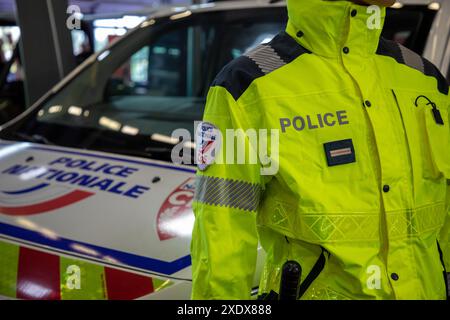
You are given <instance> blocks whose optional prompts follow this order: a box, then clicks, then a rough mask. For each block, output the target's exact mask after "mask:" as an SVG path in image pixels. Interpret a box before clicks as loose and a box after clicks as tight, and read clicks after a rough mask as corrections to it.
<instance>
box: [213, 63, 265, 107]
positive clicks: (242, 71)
mask: <svg viewBox="0 0 450 320" xmlns="http://www.w3.org/2000/svg"><path fill="white" fill-rule="evenodd" d="M262 76H264V73H263V72H262V71H261V69H260V68H259V67H258V65H257V64H256V63H255V62H254V61H253V60H252V59H250V58H249V57H246V56H241V57H239V58H237V59H234V60H233V61H231V62H230V63H229V64H227V65H226V66H225V67H224V68H223V69H222V71H221V72H220V73H219V74H218V75H217V77H216V79H215V80H214V82H213V84H212V86H213V87H215V86H219V87H224V88H225V89H227V90H228V92H229V93H231V95H232V96H233V98H234V100H238V99H239V97H240V96H241V95H242V94H243V93H244V92H245V90H247V88H248V87H249V86H250V84H251V83H252V82H253V80H255V79H257V78H259V77H262Z"/></svg>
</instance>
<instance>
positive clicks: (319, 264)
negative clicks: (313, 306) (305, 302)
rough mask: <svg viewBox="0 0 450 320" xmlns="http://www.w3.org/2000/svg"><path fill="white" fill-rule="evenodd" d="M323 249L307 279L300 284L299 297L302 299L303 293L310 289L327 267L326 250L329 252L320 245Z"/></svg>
mask: <svg viewBox="0 0 450 320" xmlns="http://www.w3.org/2000/svg"><path fill="white" fill-rule="evenodd" d="M320 248H321V249H322V252H321V253H320V256H319V258H318V259H317V261H316V263H315V264H314V266H313V267H312V269H311V272H310V273H308V275H307V276H306V278H305V280H303V282H302V283H301V284H300V289H299V293H298V298H299V299H300V298H301V297H302V296H303V294H304V293H305V292H306V290H308V288H309V287H310V286H311V284H312V283H313V281H314V280H316V278H317V277H318V276H319V274H320V273H321V272H322V270H323V268H324V267H325V261H326V259H325V254H324V252H328V251H327V250H325V249H324V248H323V247H320Z"/></svg>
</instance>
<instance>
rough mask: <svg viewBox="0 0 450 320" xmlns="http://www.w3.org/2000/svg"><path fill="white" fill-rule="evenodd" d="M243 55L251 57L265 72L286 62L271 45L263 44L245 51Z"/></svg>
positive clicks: (273, 69)
mask: <svg viewBox="0 0 450 320" xmlns="http://www.w3.org/2000/svg"><path fill="white" fill-rule="evenodd" d="M245 56H247V57H249V58H250V59H252V60H253V61H254V62H255V63H256V64H257V65H258V67H259V68H260V69H261V71H262V72H263V73H265V74H268V73H270V72H272V71H275V70H276V69H279V68H281V67H282V66H284V65H286V62H284V61H283V59H281V58H280V56H279V55H278V54H277V53H276V52H275V50H274V49H273V48H272V47H271V46H269V45H265V44H263V45H260V46H258V47H256V48H255V49H253V50H251V51H250V52H247V53H246V54H245Z"/></svg>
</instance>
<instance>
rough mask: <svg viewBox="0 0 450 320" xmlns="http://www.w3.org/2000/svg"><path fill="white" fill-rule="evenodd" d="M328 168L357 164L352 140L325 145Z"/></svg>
mask: <svg viewBox="0 0 450 320" xmlns="http://www.w3.org/2000/svg"><path fill="white" fill-rule="evenodd" d="M323 146H324V148H325V155H326V156H327V163H328V166H329V167H331V166H337V165H340V164H347V163H352V162H356V157H355V148H354V147H353V141H352V139H347V140H340V141H333V142H327V143H324V145H323Z"/></svg>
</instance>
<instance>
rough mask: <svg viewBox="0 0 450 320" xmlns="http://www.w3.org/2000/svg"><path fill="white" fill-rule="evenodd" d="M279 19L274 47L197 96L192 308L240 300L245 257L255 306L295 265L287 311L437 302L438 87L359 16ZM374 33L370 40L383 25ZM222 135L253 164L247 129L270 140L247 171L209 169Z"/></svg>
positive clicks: (440, 207)
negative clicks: (365, 302) (296, 294)
mask: <svg viewBox="0 0 450 320" xmlns="http://www.w3.org/2000/svg"><path fill="white" fill-rule="evenodd" d="M288 11H289V22H288V26H287V29H286V32H282V33H280V34H279V35H278V36H276V37H275V38H274V39H273V40H272V41H271V42H270V43H267V44H262V45H260V46H259V47H257V48H256V49H254V50H252V51H250V52H248V53H246V54H245V55H243V56H242V57H240V58H238V59H236V60H235V61H233V62H232V63H231V64H229V65H228V66H226V67H225V68H224V69H223V71H222V72H221V73H220V74H219V75H218V77H217V78H216V80H215V82H214V83H213V85H212V87H211V89H210V92H209V95H208V102H207V107H206V111H205V115H204V121H205V123H204V124H203V125H202V126H203V127H202V126H200V128H199V131H200V134H199V136H200V137H206V138H205V141H203V142H208V141H212V140H214V138H215V137H216V136H217V134H216V133H211V132H213V130H215V129H217V130H219V131H221V132H222V141H221V143H220V144H216V145H215V148H216V149H217V150H216V154H213V153H211V152H210V150H209V151H206V150H207V148H208V147H207V146H202V145H200V149H202V148H203V147H204V148H203V149H204V151H205V154H206V156H207V157H206V158H204V159H202V161H203V162H202V164H203V165H202V166H201V170H198V174H197V179H198V182H197V189H196V197H195V202H194V212H195V216H196V221H195V226H194V233H193V239H192V244H191V251H192V267H193V291H192V297H193V298H194V299H246V298H250V291H251V286H252V279H253V276H254V273H255V263H256V257H257V247H258V241H259V242H260V244H261V246H262V247H263V249H264V251H265V252H266V255H267V256H266V261H265V267H264V270H263V274H262V277H261V282H260V287H259V292H260V293H261V294H262V293H268V292H270V291H271V290H274V291H275V292H278V290H279V287H280V273H281V268H282V266H283V264H284V263H285V262H286V261H287V260H295V261H297V262H299V263H300V265H301V267H302V271H303V272H302V277H301V283H302V285H301V289H300V291H301V292H300V298H301V299H445V298H446V281H445V280H444V276H445V273H444V272H445V264H446V267H447V270H450V265H449V262H450V261H449V259H450V252H449V237H448V236H449V231H450V230H449V228H450V216H449V214H450V209H449V203H450V187H449V179H450V129H449V128H450V127H449V123H450V118H449V106H450V98H449V87H448V84H447V82H446V80H445V78H444V77H443V76H442V75H441V74H440V72H439V71H438V70H437V68H436V67H435V66H434V65H433V64H432V63H430V62H429V61H427V60H426V59H424V58H422V57H420V56H419V55H417V54H415V53H414V52H412V51H411V50H409V49H407V48H405V47H403V46H401V45H398V44H396V43H394V42H390V41H387V40H384V39H382V38H380V34H381V29H380V28H377V23H376V21H373V19H374V16H373V14H374V13H373V12H372V11H369V12H368V10H367V7H365V6H360V5H356V4H354V3H352V2H350V1H322V0H288ZM380 17H381V23H380V24H379V25H378V26H379V27H382V26H383V23H384V18H385V9H382V10H381V12H380ZM227 129H242V130H243V131H245V132H246V133H247V134H246V135H245V142H246V144H247V147H249V149H253V150H256V149H258V147H259V145H258V144H255V140H254V139H253V138H254V137H253V136H250V134H249V132H251V131H247V130H248V129H255V130H256V132H260V131H259V130H260V129H268V130H269V132H270V130H271V129H273V130H274V132H277V133H278V137H277V134H274V135H272V136H269V138H267V139H268V141H266V142H267V145H268V150H267V153H266V154H264V155H263V156H262V157H258V161H256V163H255V162H254V161H253V162H252V161H245V164H237V163H236V164H230V163H228V164H227V163H225V164H221V163H218V161H217V157H221V156H222V158H226V154H225V146H226V145H227V143H228V142H229V141H230V140H232V139H231V136H230V138H228V139H227V137H228V135H226V134H225V132H226V130H227ZM208 133H209V135H208ZM275 138H277V139H279V148H278V149H279V150H278V156H277V150H275V149H276V148H275V149H274V146H276V144H274V143H273V142H274V139H275ZM261 149H262V148H261ZM258 150H259V149H258ZM208 152H209V153H208ZM208 156H209V157H208ZM265 156H267V157H265ZM214 157H216V163H214V162H212V163H211V158H214ZM248 158H249V156H247V159H246V160H251V159H248ZM262 159H263V160H264V161H263V160H262ZM268 161H269V162H270V161H272V164H274V163H275V164H276V166H275V167H276V168H277V171H276V172H274V173H272V174H269V175H267V174H265V173H264V172H263V170H261V169H262V168H265V167H267V166H268V163H269V162H268ZM223 162H226V161H223ZM439 247H440V248H439ZM308 275H309V277H308ZM305 279H306V281H305Z"/></svg>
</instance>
